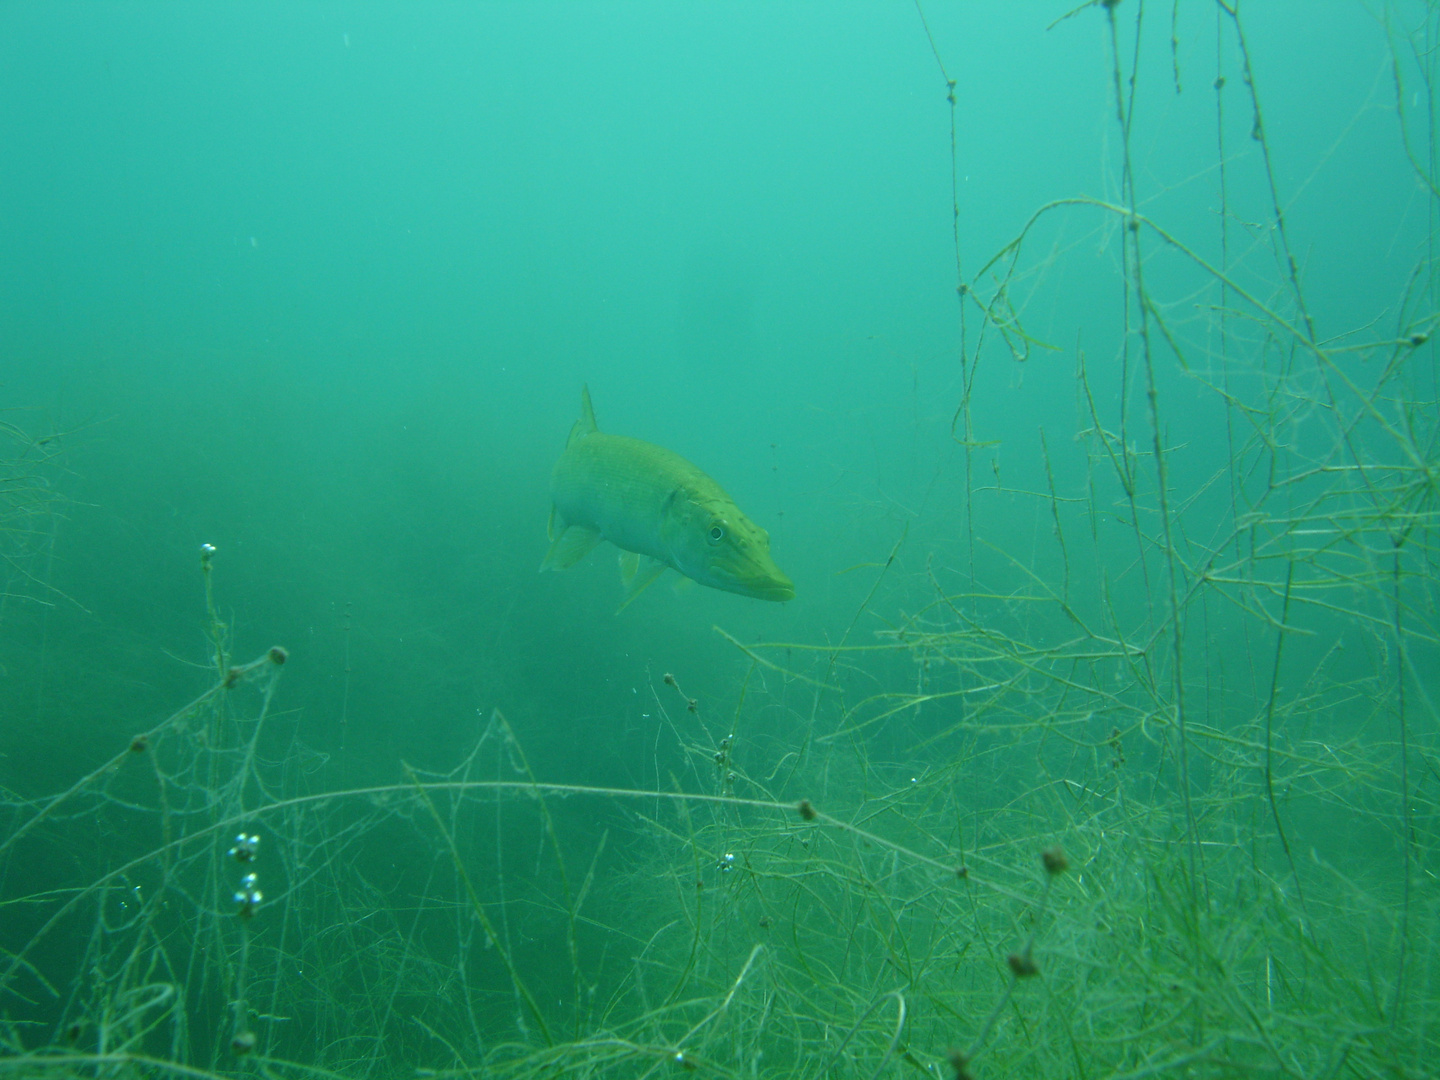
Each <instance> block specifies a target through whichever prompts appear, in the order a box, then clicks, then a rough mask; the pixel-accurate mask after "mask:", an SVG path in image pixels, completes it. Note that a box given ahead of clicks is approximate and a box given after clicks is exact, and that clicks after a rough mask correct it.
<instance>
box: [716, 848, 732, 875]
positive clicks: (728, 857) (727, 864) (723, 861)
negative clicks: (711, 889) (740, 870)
mask: <svg viewBox="0 0 1440 1080" xmlns="http://www.w3.org/2000/svg"><path fill="white" fill-rule="evenodd" d="M734 866H735V856H734V855H732V854H730V852H728V851H727V852H726V853H725V854H724V855H721V856H720V858H719V859H718V860H716V862H715V869H717V870H719V871H720V872H721V873H722V874H728V873H729V872H730V871H731V869H732V868H733V867H734Z"/></svg>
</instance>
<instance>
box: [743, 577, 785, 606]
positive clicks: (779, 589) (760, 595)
mask: <svg viewBox="0 0 1440 1080" xmlns="http://www.w3.org/2000/svg"><path fill="white" fill-rule="evenodd" d="M745 595H746V596H753V597H754V598H755V599H756V600H775V601H777V602H784V601H786V600H794V599H795V586H794V585H793V584H792V583H791V582H790V580H789V579H788V578H785V579H782V580H780V581H766V582H763V583H760V584H752V585H748V586H747V587H746V588H745Z"/></svg>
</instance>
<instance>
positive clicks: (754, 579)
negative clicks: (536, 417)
mask: <svg viewBox="0 0 1440 1080" xmlns="http://www.w3.org/2000/svg"><path fill="white" fill-rule="evenodd" d="M550 494H551V498H552V500H553V506H552V508H551V511H550V527H549V533H550V550H549V552H548V553H547V554H546V556H545V561H544V563H542V564H541V566H540V569H541V570H564V569H566V568H567V567H570V566H573V565H574V564H575V563H577V562H579V561H580V560H581V559H582V558H584V557H585V555H586V554H587V553H588V552H589V551H590V550H591V549H592V548H593V547H594V546H595V545H596V544H598V543H599V542H600V541H602V540H608V541H609V542H610V543H612V544H614V545H615V546H616V547H618V548H620V550H621V552H622V555H621V560H620V566H621V573H622V576H623V578H624V580H625V585H626V590H627V591H626V597H625V604H628V603H629V602H630V601H631V600H633V599H634V598H635V597H636V596H637V595H639V593H640V591H641V590H642V589H644V588H645V586H647V585H649V584H650V583H651V582H652V581H654V580H655V578H657V577H658V576H659V575H660V574H662V573H663V572H664V571H665V569H666V567H669V568H671V569H673V570H676V571H678V572H679V573H681V574H683V575H685V576H686V577H688V578H691V579H693V580H695V581H697V582H699V583H700V584H701V585H708V586H709V587H711V588H712V589H724V590H725V591H727V592H734V593H740V594H741V595H742V596H751V597H755V598H757V599H760V600H790V599H793V598H794V596H795V586H794V585H793V584H792V583H791V581H790V579H789V578H788V577H786V576H785V574H784V573H782V572H781V570H780V568H779V567H778V566H776V565H775V561H774V560H773V559H772V558H771V557H770V536H769V534H768V533H766V531H765V530H764V529H762V528H760V526H758V525H756V524H755V523H754V522H753V521H751V520H750V519H749V518H748V517H746V516H745V515H744V514H743V513H742V512H741V511H740V508H739V507H738V506H736V505H735V501H734V500H733V499H731V498H730V496H729V495H727V494H725V491H724V489H723V488H721V487H720V485H719V484H717V483H716V482H715V481H714V480H712V479H711V478H710V477H708V476H706V475H705V473H703V472H701V471H700V470H699V469H698V468H696V467H695V466H694V465H692V464H691V463H690V462H688V461H686V460H685V459H684V458H683V457H681V456H680V455H679V454H677V453H675V452H674V451H671V450H667V449H665V448H664V447H663V446H656V445H655V444H654V443H648V442H643V441H642V440H640V439H631V438H627V437H625V436H623V435H609V434H606V433H605V432H603V431H601V430H600V429H599V427H598V426H597V425H596V423H595V410H594V407H593V406H592V405H591V404H590V390H589V388H588V387H586V388H585V389H584V390H582V392H581V403H580V419H578V420H576V421H575V425H574V427H572V428H571V429H570V438H569V440H568V441H567V442H566V444H565V452H564V453H562V454H561V455H560V460H559V461H557V462H556V463H555V470H554V472H553V473H552V474H551V478H550ZM624 606H625V605H624V604H622V605H621V607H624Z"/></svg>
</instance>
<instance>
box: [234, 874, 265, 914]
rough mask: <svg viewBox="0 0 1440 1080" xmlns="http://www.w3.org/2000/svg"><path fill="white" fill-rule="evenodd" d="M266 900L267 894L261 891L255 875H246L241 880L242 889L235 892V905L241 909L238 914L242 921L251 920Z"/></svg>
mask: <svg viewBox="0 0 1440 1080" xmlns="http://www.w3.org/2000/svg"><path fill="white" fill-rule="evenodd" d="M264 899H265V894H264V893H262V892H261V891H260V888H259V879H258V878H256V876H255V875H254V874H246V875H245V876H244V877H242V878H241V879H240V888H239V889H237V890H236V892H235V903H236V904H237V905H238V906H239V908H240V910H239V911H238V912H236V914H238V915H239V916H240V917H241V918H242V919H248V918H250V916H252V915H254V914H255V909H256V908H257V907H259V906H260V901H261V900H264Z"/></svg>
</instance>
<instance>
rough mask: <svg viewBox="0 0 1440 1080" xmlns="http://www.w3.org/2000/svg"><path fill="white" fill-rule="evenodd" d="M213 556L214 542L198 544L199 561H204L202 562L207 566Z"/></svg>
mask: <svg viewBox="0 0 1440 1080" xmlns="http://www.w3.org/2000/svg"><path fill="white" fill-rule="evenodd" d="M214 557H215V545H214V544H201V545H200V561H201V562H202V563H204V564H206V565H207V566H208V565H209V563H210V560H211V559H213V558H214Z"/></svg>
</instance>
